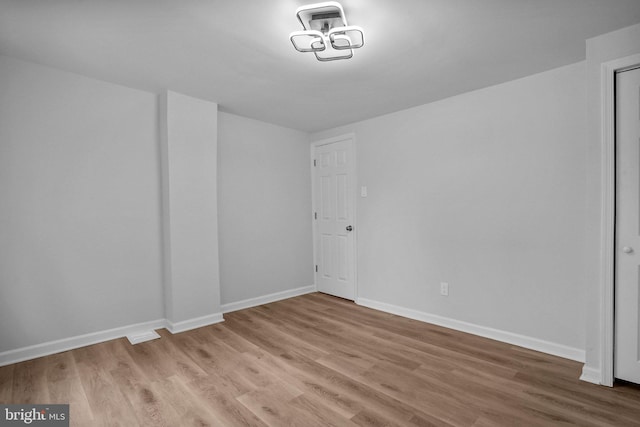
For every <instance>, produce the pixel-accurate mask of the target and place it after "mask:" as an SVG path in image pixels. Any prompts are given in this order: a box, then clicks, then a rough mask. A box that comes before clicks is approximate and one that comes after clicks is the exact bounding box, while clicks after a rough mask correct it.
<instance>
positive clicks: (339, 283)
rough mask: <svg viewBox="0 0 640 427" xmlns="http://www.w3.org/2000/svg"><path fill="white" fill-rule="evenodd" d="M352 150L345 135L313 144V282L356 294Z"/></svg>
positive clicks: (329, 289)
mask: <svg viewBox="0 0 640 427" xmlns="http://www.w3.org/2000/svg"><path fill="white" fill-rule="evenodd" d="M354 155H355V150H354V146H353V139H352V138H346V139H340V140H334V142H330V143H326V144H322V143H317V144H316V145H314V146H313V161H314V165H313V174H314V179H313V183H314V184H313V185H314V191H313V194H314V203H313V205H314V226H315V230H314V236H315V256H316V270H317V272H316V285H317V287H318V290H319V291H320V292H324V293H327V294H331V295H335V296H338V297H342V298H346V299H350V300H353V299H354V298H355V277H354V276H355V224H354V219H355V215H354V194H355V193H354V192H355V157H354Z"/></svg>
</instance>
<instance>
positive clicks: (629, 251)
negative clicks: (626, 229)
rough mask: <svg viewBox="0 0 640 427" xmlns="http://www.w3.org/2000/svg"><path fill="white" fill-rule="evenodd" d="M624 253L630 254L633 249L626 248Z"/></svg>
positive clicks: (623, 250) (623, 249)
mask: <svg viewBox="0 0 640 427" xmlns="http://www.w3.org/2000/svg"><path fill="white" fill-rule="evenodd" d="M622 252H624V253H625V254H630V253H631V252H633V248H631V247H629V246H625V247H624V248H622Z"/></svg>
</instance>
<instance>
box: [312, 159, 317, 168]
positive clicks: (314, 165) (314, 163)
mask: <svg viewBox="0 0 640 427" xmlns="http://www.w3.org/2000/svg"><path fill="white" fill-rule="evenodd" d="M316 166H317V165H316V159H313V167H316Z"/></svg>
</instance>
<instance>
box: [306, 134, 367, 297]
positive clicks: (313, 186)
mask: <svg viewBox="0 0 640 427" xmlns="http://www.w3.org/2000/svg"><path fill="white" fill-rule="evenodd" d="M346 139H350V140H351V144H352V148H353V171H354V175H355V181H354V183H353V185H354V186H355V187H354V189H353V194H352V200H351V202H352V206H353V227H354V230H353V254H352V256H353V300H354V302H355V303H356V304H357V303H358V229H359V227H358V204H357V201H358V197H357V193H358V192H357V189H358V185H357V184H358V160H357V157H358V156H357V151H358V150H357V149H356V148H357V146H356V134H355V133H353V132H351V133H346V134H343V135H339V136H334V137H331V138H326V139H319V140H317V141H312V142H311V146H310V150H309V156H310V158H311V161H310V162H309V167H310V168H311V229H312V233H313V266H314V270H313V286H314V287H315V288H316V290H318V283H317V277H318V272H317V271H315V266H316V265H318V253H317V249H316V242H317V239H318V230H317V227H316V221H315V219H314V212H316V174H315V169H314V166H313V160H314V154H315V153H314V152H315V149H316V147H319V146H322V145H327V144H333V143H334V142H339V141H344V140H346Z"/></svg>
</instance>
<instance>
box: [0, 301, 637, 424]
mask: <svg viewBox="0 0 640 427" xmlns="http://www.w3.org/2000/svg"><path fill="white" fill-rule="evenodd" d="M225 319H226V321H225V322H224V323H220V324H217V325H212V326H208V327H204V328H200V329H196V330H193V331H189V332H184V333H181V334H176V335H171V334H170V333H168V332H167V331H165V330H162V331H161V335H162V338H161V339H158V340H155V341H151V342H147V343H143V344H138V345H135V346H132V345H130V344H129V342H128V341H127V340H126V339H124V338H123V339H118V340H113V341H109V342H106V343H102V344H97V345H93V346H89V347H84V348H81V349H77V350H73V351H67V352H64V353H60V354H56V355H52V356H47V357H43V358H39V359H35V360H31V361H27V362H22V363H18V364H14V365H10V366H5V367H2V368H0V402H1V403H70V404H71V425H76V426H91V425H109V426H116V425H120V426H127V427H131V426H137V425H145V426H163V425H166V426H209V425H211V426H236V425H237V426H246V425H249V426H265V425H269V426H331V425H332V426H353V425H361V426H362V425H371V426H387V425H389V426H431V425H435V426H449V425H458V426H537V425H552V426H559V425H579V426H592V425H597V426H605V425H606V426H630V425H639V426H640V388H637V387H635V386H630V385H617V386H616V387H614V388H612V389H610V388H605V387H600V386H596V385H592V384H587V383H584V382H581V381H579V380H578V377H579V375H580V369H581V364H579V363H576V362H572V361H568V360H565V359H561V358H557V357H553V356H548V355H545V354H541V353H537V352H534V351H530V350H526V349H523V348H519V347H514V346H511V345H508V344H504V343H499V342H496V341H491V340H488V339H484V338H480V337H476V336H473V335H468V334H464V333H460V332H456V331H452V330H449V329H445V328H440V327H437V326H433V325H429V324H425V323H421V322H417V321H412V320H408V319H404V318H401V317H398V316H393V315H390V314H386V313H381V312H377V311H374V310H370V309H367V308H364V307H359V306H357V305H355V304H353V303H351V302H348V301H345V300H342V299H339V298H334V297H330V296H327V295H323V294H318V293H316V294H310V295H305V296H301V297H297V298H292V299H288V300H285V301H280V302H276V303H272V304H268V305H263V306H260V307H255V308H251V309H247V310H241V311H237V312H234V313H228V314H226V315H225Z"/></svg>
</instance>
